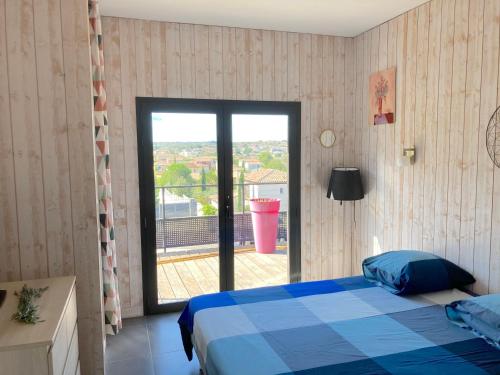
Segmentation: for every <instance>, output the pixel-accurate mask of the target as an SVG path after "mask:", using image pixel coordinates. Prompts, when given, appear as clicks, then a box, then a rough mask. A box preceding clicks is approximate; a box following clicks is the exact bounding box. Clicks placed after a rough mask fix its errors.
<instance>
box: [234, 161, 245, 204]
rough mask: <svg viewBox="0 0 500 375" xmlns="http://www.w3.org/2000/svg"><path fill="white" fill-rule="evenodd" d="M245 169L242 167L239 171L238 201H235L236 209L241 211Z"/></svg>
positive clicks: (243, 196) (243, 198)
mask: <svg viewBox="0 0 500 375" xmlns="http://www.w3.org/2000/svg"><path fill="white" fill-rule="evenodd" d="M244 184H245V170H244V169H242V170H241V172H240V178H239V181H238V202H237V203H236V209H237V211H238V212H243V207H244V204H245V203H244V200H245V190H244V189H245V186H244Z"/></svg>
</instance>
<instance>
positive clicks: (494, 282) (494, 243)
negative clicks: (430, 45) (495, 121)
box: [488, 8, 500, 293]
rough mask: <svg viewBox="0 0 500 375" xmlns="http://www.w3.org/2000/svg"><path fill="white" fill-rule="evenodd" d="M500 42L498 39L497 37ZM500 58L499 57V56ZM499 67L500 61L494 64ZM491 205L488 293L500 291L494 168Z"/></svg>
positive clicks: (499, 186) (498, 191)
mask: <svg viewBox="0 0 500 375" xmlns="http://www.w3.org/2000/svg"><path fill="white" fill-rule="evenodd" d="M494 14H495V16H496V17H495V21H494V25H495V26H496V28H497V29H498V28H499V27H500V12H499V9H498V8H496V12H495V13H494ZM497 41H498V42H499V43H500V39H497ZM499 58H500V57H499ZM496 65H497V66H498V67H499V69H500V61H498V62H497V64H496ZM497 90H498V91H497V104H496V105H497V106H498V105H500V73H499V77H498V80H497ZM493 181H494V184H493V207H492V215H493V217H492V220H491V225H492V232H491V253H490V264H489V266H490V278H489V283H488V284H489V286H488V292H489V293H499V292H500V235H499V231H498V230H497V228H499V227H500V209H499V205H500V169H499V168H497V167H495V168H494V176H493Z"/></svg>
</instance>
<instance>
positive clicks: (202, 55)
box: [194, 25, 210, 99]
mask: <svg viewBox="0 0 500 375" xmlns="http://www.w3.org/2000/svg"><path fill="white" fill-rule="evenodd" d="M194 58H195V70H196V73H195V95H196V96H195V97H196V98H200V99H208V98H209V97H210V54H209V29H208V26H205V25H195V26H194Z"/></svg>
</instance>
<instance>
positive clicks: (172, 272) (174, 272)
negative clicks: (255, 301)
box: [157, 251, 288, 302]
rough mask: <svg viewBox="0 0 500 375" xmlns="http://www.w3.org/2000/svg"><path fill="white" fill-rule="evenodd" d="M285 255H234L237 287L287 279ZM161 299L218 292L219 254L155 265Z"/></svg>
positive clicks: (275, 282) (251, 286) (166, 300)
mask: <svg viewBox="0 0 500 375" xmlns="http://www.w3.org/2000/svg"><path fill="white" fill-rule="evenodd" d="M287 272H288V271H287V254H286V253H275V254H258V253H256V252H254V251H252V252H244V253H238V254H235V286H236V289H248V288H256V287H260V286H269V285H280V284H286V283H287V282H288V273H287ZM157 273H158V298H159V300H160V301H161V302H169V301H175V300H184V299H187V298H190V297H194V296H197V295H200V294H206V293H215V292H218V291H219V257H218V256H207V257H204V258H200V259H190V260H184V261H174V262H166V263H162V264H158V265H157Z"/></svg>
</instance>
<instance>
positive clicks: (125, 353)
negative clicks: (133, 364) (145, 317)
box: [106, 324, 151, 363]
mask: <svg viewBox="0 0 500 375" xmlns="http://www.w3.org/2000/svg"><path fill="white" fill-rule="evenodd" d="M150 357H151V350H150V346H149V338H148V329H147V327H146V325H141V324H132V325H124V327H123V329H122V330H121V331H120V332H119V333H118V335H116V336H108V338H107V345H106V362H108V363H111V362H117V361H123V360H126V359H127V360H128V359H132V358H150Z"/></svg>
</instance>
